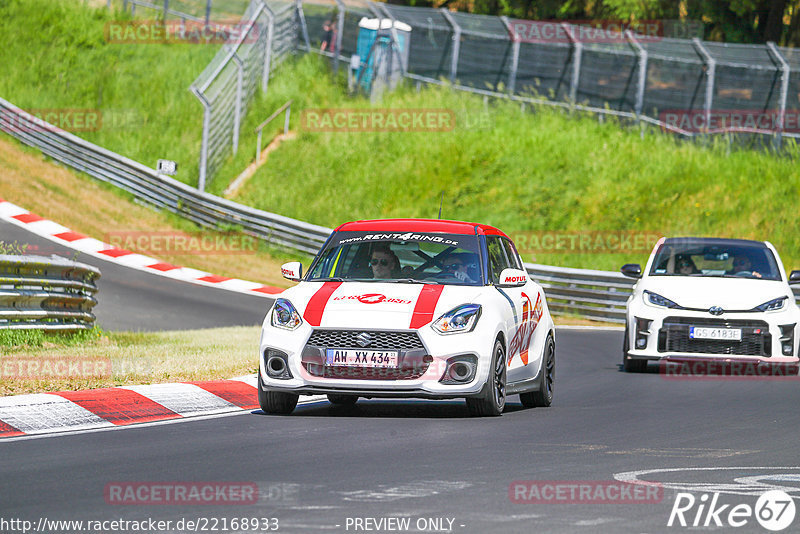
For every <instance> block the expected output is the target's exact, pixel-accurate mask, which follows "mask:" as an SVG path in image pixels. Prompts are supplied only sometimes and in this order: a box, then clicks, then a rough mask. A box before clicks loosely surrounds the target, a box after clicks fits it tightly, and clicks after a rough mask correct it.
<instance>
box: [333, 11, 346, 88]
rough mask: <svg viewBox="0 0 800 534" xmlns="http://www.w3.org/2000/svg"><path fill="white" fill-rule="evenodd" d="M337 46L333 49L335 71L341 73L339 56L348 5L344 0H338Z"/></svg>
mask: <svg viewBox="0 0 800 534" xmlns="http://www.w3.org/2000/svg"><path fill="white" fill-rule="evenodd" d="M336 9H337V11H338V13H337V14H336V45H335V46H336V48H335V49H334V51H333V73H334V74H339V56H340V55H341V54H342V33H343V32H344V14H345V11H346V10H347V6H345V5H344V2H342V0H336Z"/></svg>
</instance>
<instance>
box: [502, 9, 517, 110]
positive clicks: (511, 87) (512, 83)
mask: <svg viewBox="0 0 800 534" xmlns="http://www.w3.org/2000/svg"><path fill="white" fill-rule="evenodd" d="M500 20H501V21H503V24H505V26H506V31H507V32H508V38H509V39H511V40H512V41H513V43H514V44H513V45H512V52H511V54H512V55H511V70H510V72H509V73H508V92H509V93H510V94H512V95H513V94H514V91H515V89H516V86H517V69H518V68H519V36H518V35H517V32H515V31H514V29H513V28H512V27H511V21H510V20H509V19H508V17H506V16H502V17H500Z"/></svg>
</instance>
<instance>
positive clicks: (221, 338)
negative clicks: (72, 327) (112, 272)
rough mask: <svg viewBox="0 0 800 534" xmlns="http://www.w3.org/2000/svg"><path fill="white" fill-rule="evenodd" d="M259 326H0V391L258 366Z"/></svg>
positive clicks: (227, 374)
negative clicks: (66, 329) (64, 331)
mask: <svg viewBox="0 0 800 534" xmlns="http://www.w3.org/2000/svg"><path fill="white" fill-rule="evenodd" d="M259 335H260V328H259V327H254V326H250V327H227V328H211V329H204V330H185V331H176V332H146V333H142V332H135V333H134V332H102V331H100V330H93V331H90V332H86V333H82V334H77V335H72V336H64V335H52V334H42V333H41V332H37V333H33V332H31V333H28V334H13V335H10V334H7V333H6V334H4V333H3V331H2V330H0V347H2V355H0V371H2V376H1V377H0V395H19V394H23V393H41V392H47V391H67V390H82V389H93V388H104V387H112V386H123V385H133V384H156V383H162V382H183V381H190V380H218V379H225V378H231V377H234V376H242V375H246V374H250V373H254V372H256V369H257V368H258V357H257V352H258V340H259Z"/></svg>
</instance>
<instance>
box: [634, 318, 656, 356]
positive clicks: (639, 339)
mask: <svg viewBox="0 0 800 534" xmlns="http://www.w3.org/2000/svg"><path fill="white" fill-rule="evenodd" d="M651 324H653V320H652V319H642V318H640V317H636V348H637V349H639V350H641V349H644V348H645V347H647V338H648V337H649V336H650V325H651Z"/></svg>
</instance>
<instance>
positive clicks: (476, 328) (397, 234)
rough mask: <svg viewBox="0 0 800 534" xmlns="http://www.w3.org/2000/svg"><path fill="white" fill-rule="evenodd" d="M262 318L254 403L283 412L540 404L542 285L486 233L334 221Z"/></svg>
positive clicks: (551, 348)
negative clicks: (515, 401) (323, 399)
mask: <svg viewBox="0 0 800 534" xmlns="http://www.w3.org/2000/svg"><path fill="white" fill-rule="evenodd" d="M282 272H283V275H284V276H285V277H286V278H288V279H290V280H294V281H299V283H298V284H297V285H296V286H294V287H292V288H290V289H287V290H286V291H284V292H283V293H281V294H280V296H279V297H278V298H277V299H276V301H275V304H274V305H273V307H272V308H271V309H270V310H269V312H268V313H267V316H266V318H265V319H264V324H263V327H262V333H261V344H260V350H259V372H258V379H259V388H258V398H259V403H260V405H261V408H262V410H263V411H264V412H266V413H277V414H287V413H290V412H291V411H292V410H293V409H294V408H295V406H296V404H297V401H298V396H299V395H319V394H326V395H327V396H328V400H329V401H330V402H331V403H334V404H353V403H355V402H356V401H357V399H358V398H359V397H365V398H372V397H395V398H402V397H418V398H428V399H451V398H465V399H466V402H467V406H468V408H469V411H470V413H471V414H473V415H478V416H487V415H488V416H494V415H500V414H501V413H502V411H503V408H504V406H505V403H506V397H507V396H508V395H511V394H519V396H520V400H521V402H522V404H523V405H524V406H526V407H532V406H549V405H550V403H551V402H552V399H553V380H554V377H555V327H554V324H553V320H552V318H551V317H550V313H549V310H548V307H547V302H546V300H545V294H544V291H543V290H542V287H541V286H540V285H539V284H537V283H535V282H534V281H532V280H531V279H530V278H529V277H528V274H527V272H526V271H525V270H524V268H523V265H522V261H521V260H520V257H519V254H518V253H517V251H516V248H515V247H514V244H513V243H512V242H511V240H510V239H509V238H508V237H507V236H506V235H505V234H504V233H503V232H501V231H499V230H497V229H496V228H493V227H491V226H486V225H481V224H473V223H465V222H456V221H444V220H426V219H393V220H375V221H358V222H350V223H346V224H343V225H341V226H340V227H339V228H337V229H336V230H335V231H334V232H333V233H332V234H331V235H330V237H329V238H328V240H327V242H326V243H325V244H324V245H323V247H322V249H321V250H320V252H319V254H318V255H317V257H316V258H315V259H314V261H313V262H312V264H311V267H310V268H309V270H308V272H307V273H306V274H305V276H303V273H302V272H301V265H300V263H299V262H292V263H287V264H285V265H283V266H282Z"/></svg>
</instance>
